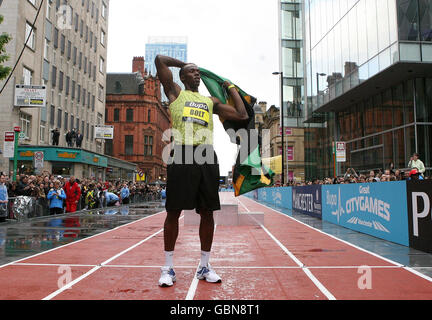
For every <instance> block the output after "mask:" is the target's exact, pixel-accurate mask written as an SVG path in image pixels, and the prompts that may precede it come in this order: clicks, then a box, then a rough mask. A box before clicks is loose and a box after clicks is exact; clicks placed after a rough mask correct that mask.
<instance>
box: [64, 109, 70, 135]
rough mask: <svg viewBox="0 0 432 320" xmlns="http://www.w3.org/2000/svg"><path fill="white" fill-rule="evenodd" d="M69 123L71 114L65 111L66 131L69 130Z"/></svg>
mask: <svg viewBox="0 0 432 320" xmlns="http://www.w3.org/2000/svg"><path fill="white" fill-rule="evenodd" d="M68 124H69V115H68V113H67V112H66V111H65V113H64V125H65V126H64V129H65V131H67V129H68Z"/></svg>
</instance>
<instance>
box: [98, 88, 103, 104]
mask: <svg viewBox="0 0 432 320" xmlns="http://www.w3.org/2000/svg"><path fill="white" fill-rule="evenodd" d="M103 94H104V87H102V86H101V85H99V90H98V99H99V100H100V101H102V102H103Z"/></svg>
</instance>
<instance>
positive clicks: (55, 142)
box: [51, 128, 60, 146]
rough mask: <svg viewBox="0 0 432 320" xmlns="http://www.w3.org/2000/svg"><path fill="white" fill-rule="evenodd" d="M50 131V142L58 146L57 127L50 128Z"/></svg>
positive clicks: (58, 133) (58, 134) (58, 132)
mask: <svg viewBox="0 0 432 320" xmlns="http://www.w3.org/2000/svg"><path fill="white" fill-rule="evenodd" d="M51 133H52V144H53V146H58V144H59V138H60V131H59V129H58V128H55V129H53V130H51Z"/></svg>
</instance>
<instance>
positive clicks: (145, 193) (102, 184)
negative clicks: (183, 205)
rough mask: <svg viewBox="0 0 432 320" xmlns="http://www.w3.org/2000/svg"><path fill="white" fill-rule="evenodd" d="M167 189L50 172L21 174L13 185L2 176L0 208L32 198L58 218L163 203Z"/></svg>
mask: <svg viewBox="0 0 432 320" xmlns="http://www.w3.org/2000/svg"><path fill="white" fill-rule="evenodd" d="M164 189H165V188H164V186H161V185H149V184H146V183H144V182H133V181H123V180H122V181H120V180H119V181H102V180H101V179H95V178H84V179H76V178H75V177H74V176H70V177H68V178H65V177H62V176H56V175H53V174H50V173H48V172H45V173H43V174H40V175H26V174H19V175H17V176H16V181H12V179H11V178H10V177H9V176H8V175H6V174H3V173H2V174H1V178H0V206H1V205H2V204H3V203H7V202H8V200H11V199H14V198H16V197H18V196H28V197H32V198H34V199H35V201H36V203H37V204H38V205H40V206H42V207H43V208H45V209H46V211H47V212H49V214H51V215H54V214H60V213H64V212H75V211H77V210H83V209H89V210H91V209H96V208H102V207H106V206H118V205H121V204H128V203H131V202H137V200H138V201H149V200H159V199H161V198H164V195H165V190H164ZM6 195H7V197H6ZM0 209H1V208H0ZM0 213H1V212H0Z"/></svg>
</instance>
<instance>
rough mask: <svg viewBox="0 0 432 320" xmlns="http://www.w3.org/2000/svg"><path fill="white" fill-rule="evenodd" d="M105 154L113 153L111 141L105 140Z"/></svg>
mask: <svg viewBox="0 0 432 320" xmlns="http://www.w3.org/2000/svg"><path fill="white" fill-rule="evenodd" d="M105 154H107V155H109V156H112V155H113V154H114V149H113V141H112V140H108V139H107V140H105Z"/></svg>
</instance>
